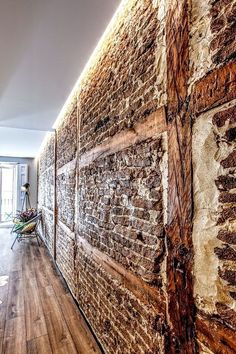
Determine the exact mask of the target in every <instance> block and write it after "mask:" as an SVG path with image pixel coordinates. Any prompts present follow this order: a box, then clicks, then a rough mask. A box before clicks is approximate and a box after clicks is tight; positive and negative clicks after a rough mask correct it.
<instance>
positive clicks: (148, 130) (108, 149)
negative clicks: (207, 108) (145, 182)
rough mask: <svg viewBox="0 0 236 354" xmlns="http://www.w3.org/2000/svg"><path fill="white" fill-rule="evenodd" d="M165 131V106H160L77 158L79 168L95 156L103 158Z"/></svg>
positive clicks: (90, 161) (87, 163)
mask: <svg viewBox="0 0 236 354" xmlns="http://www.w3.org/2000/svg"><path fill="white" fill-rule="evenodd" d="M164 131H166V119H165V108H164V106H162V107H160V108H159V109H158V110H157V111H156V112H153V113H152V114H150V115H149V116H148V117H147V118H146V119H144V120H143V121H142V122H138V123H136V124H135V125H134V126H133V128H131V129H126V130H124V131H122V132H120V133H118V134H116V135H115V136H113V137H111V138H110V139H108V140H107V141H106V142H105V143H103V144H100V145H98V146H96V147H95V148H93V149H91V150H90V151H88V152H86V153H84V154H83V155H82V156H81V157H80V160H79V168H82V167H84V166H87V165H89V164H91V163H92V162H93V161H94V160H96V159H97V158H104V157H106V156H108V155H110V154H114V153H116V152H118V151H121V150H123V149H125V148H127V147H129V146H132V145H134V144H137V143H139V142H141V141H144V140H146V139H148V138H153V137H155V136H158V135H159V134H161V133H163V132H164Z"/></svg>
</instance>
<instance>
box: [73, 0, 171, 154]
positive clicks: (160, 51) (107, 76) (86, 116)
mask: <svg viewBox="0 0 236 354" xmlns="http://www.w3.org/2000/svg"><path fill="white" fill-rule="evenodd" d="M130 3H131V4H133V6H132V7H131V5H130V7H131V9H130V10H129V11H128V10H127V16H126V17H125V18H124V19H123V20H122V23H121V24H120V25H119V26H118V27H117V28H115V30H114V31H113V32H112V34H111V35H110V38H108V39H107V41H108V43H109V44H108V45H107V46H108V49H107V50H106V51H105V52H104V54H103V55H102V57H101V58H100V60H99V65H97V66H96V67H95V68H94V70H93V76H90V77H89V80H87V81H86V82H85V84H83V86H82V89H81V92H80V96H79V106H80V114H81V117H80V119H81V127H80V129H81V153H83V152H85V151H87V150H89V149H91V148H92V147H94V146H96V145H97V144H99V143H101V142H102V141H104V139H106V138H107V137H109V136H112V135H115V134H116V133H118V132H119V131H120V130H122V129H124V128H127V127H132V124H133V123H134V122H135V121H137V120H138V119H141V118H142V117H145V116H147V115H149V114H150V113H151V112H153V111H155V110H156V108H157V107H158V106H160V104H162V103H163V102H164V100H165V90H164V89H163V87H164V82H165V75H163V73H164V72H165V65H164V64H163V63H164V50H165V47H164V33H163V28H162V24H161V23H160V21H159V20H158V8H156V7H154V6H153V3H152V1H150V0H148V1H139V2H137V1H133V0H132V1H130ZM118 73H119V74H118ZM117 74H118V75H117Z"/></svg>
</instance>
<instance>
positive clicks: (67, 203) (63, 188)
mask: <svg viewBox="0 0 236 354" xmlns="http://www.w3.org/2000/svg"><path fill="white" fill-rule="evenodd" d="M56 184H57V208H58V220H60V221H61V222H63V223H64V224H65V225H66V226H67V227H68V228H69V229H70V230H72V231H74V221H75V184H76V175H75V169H72V170H69V171H67V172H65V173H62V174H60V175H59V176H57V178H56Z"/></svg>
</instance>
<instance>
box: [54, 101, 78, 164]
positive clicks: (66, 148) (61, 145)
mask: <svg viewBox="0 0 236 354" xmlns="http://www.w3.org/2000/svg"><path fill="white" fill-rule="evenodd" d="M76 150H77V104H76V102H75V103H73V104H72V106H71V109H70V110H69V112H68V113H67V114H66V116H65V117H64V119H63V120H62V121H61V122H60V124H59V126H58V129H57V168H60V167H62V166H64V165H65V164H66V163H67V162H70V161H71V160H73V159H74V158H75V156H76Z"/></svg>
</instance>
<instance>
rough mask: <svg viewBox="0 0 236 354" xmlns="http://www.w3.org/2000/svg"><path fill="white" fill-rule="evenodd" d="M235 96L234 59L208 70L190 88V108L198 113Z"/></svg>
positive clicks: (235, 70) (235, 62) (235, 69)
mask: <svg viewBox="0 0 236 354" xmlns="http://www.w3.org/2000/svg"><path fill="white" fill-rule="evenodd" d="M234 98H236V61H235V60H234V61H231V62H229V63H226V64H224V65H222V66H221V67H219V68H216V69H214V70H212V71H210V72H209V73H208V74H207V75H205V76H204V77H203V78H201V79H200V80H198V81H197V82H196V83H195V85H194V86H193V89H192V95H191V105H190V107H191V110H192V111H193V112H194V114H195V115H199V114H201V113H202V112H204V111H207V110H209V109H211V108H213V107H216V106H219V105H221V104H223V103H226V102H229V101H231V100H233V99H234Z"/></svg>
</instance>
